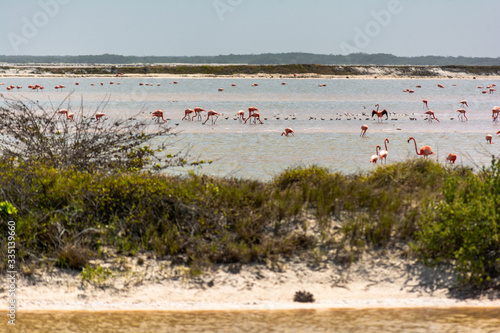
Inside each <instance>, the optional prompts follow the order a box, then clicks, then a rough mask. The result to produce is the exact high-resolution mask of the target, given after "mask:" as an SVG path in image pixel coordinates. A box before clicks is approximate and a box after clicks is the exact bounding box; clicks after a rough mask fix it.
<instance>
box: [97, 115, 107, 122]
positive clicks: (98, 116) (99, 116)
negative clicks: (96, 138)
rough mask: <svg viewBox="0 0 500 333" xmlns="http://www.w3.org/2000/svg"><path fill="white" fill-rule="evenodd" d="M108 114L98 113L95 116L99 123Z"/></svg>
mask: <svg viewBox="0 0 500 333" xmlns="http://www.w3.org/2000/svg"><path fill="white" fill-rule="evenodd" d="M105 115H106V114H105V113H96V114H95V121H96V122H97V121H99V120H100V119H101V118H102V117H104V116H105Z"/></svg>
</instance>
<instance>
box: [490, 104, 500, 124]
mask: <svg viewBox="0 0 500 333" xmlns="http://www.w3.org/2000/svg"><path fill="white" fill-rule="evenodd" d="M491 113H492V114H491V117H492V118H493V121H497V118H498V115H499V114H500V106H494V107H493V109H491Z"/></svg>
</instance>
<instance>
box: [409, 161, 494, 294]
mask: <svg viewBox="0 0 500 333" xmlns="http://www.w3.org/2000/svg"><path fill="white" fill-rule="evenodd" d="M442 194H443V196H444V198H443V199H442V200H440V201H437V202H430V203H429V207H428V209H427V210H426V214H424V215H423V216H422V219H421V231H420V232H419V233H418V234H417V236H418V237H417V244H418V245H417V247H418V250H419V252H420V253H421V255H422V256H423V258H424V259H425V260H428V261H431V262H440V261H453V262H456V268H457V272H458V273H459V278H460V282H461V283H463V284H470V285H476V286H479V285H483V284H485V283H487V282H489V281H490V280H491V279H492V278H495V277H498V276H500V225H499V221H500V161H495V160H493V162H492V166H491V168H490V169H488V170H483V172H482V173H481V174H479V175H475V174H468V175H466V176H465V177H463V176H459V175H449V176H448V177H446V180H445V183H444V186H443V188H442Z"/></svg>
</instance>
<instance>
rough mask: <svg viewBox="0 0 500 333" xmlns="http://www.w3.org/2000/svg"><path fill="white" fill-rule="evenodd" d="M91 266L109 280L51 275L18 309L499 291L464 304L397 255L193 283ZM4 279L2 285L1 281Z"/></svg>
mask: <svg viewBox="0 0 500 333" xmlns="http://www.w3.org/2000/svg"><path fill="white" fill-rule="evenodd" d="M139 258H141V259H139ZM142 261H143V262H142ZM139 263H140V264H139ZM96 264H99V266H101V267H103V268H104V271H105V272H108V273H106V274H103V275H102V276H101V278H95V279H93V280H92V281H91V282H89V281H86V280H83V279H82V277H81V275H80V274H79V273H78V272H74V271H66V270H59V269H54V268H52V269H49V270H46V271H43V272H42V271H41V270H40V269H37V270H36V271H35V273H33V274H32V275H30V276H29V277H24V278H22V279H20V280H18V281H17V283H18V285H17V290H16V292H17V302H18V310H19V311H38V310H43V311H47V310H56V311H109V310H173V311H189V310H258V309H311V308H314V309H318V308H402V307H411V308H414V307H500V297H499V295H498V292H496V294H493V293H483V294H481V295H479V296H478V295H476V296H474V297H470V296H469V297H466V296H465V295H463V294H460V293H456V292H454V291H453V290H454V289H453V286H454V285H455V277H454V275H453V274H452V273H451V272H450V271H449V270H448V268H446V267H437V268H429V267H425V266H423V265H421V264H419V263H418V262H416V261H414V260H409V259H402V258H401V257H400V256H396V255H380V254H377V255H373V254H365V255H364V257H363V258H362V260H361V261H359V262H356V263H354V264H353V265H350V266H345V265H341V264H335V263H333V262H329V261H327V260H326V261H323V263H321V264H320V265H316V266H314V267H313V265H312V263H311V262H309V263H304V262H300V261H297V262H287V263H285V262H284V263H278V264H276V263H275V264H272V263H269V264H267V265H248V266H243V267H240V266H238V265H226V266H220V267H218V268H217V269H214V270H213V271H212V272H210V273H206V274H203V275H199V276H196V277H193V276H190V275H189V274H188V269H187V268H186V267H182V266H172V265H171V264H170V262H168V261H163V260H156V259H147V258H146V257H145V256H144V257H140V256H139V257H135V258H129V257H127V258H125V257H121V258H110V259H108V260H105V261H101V262H98V263H97V262H96ZM104 275H105V276H106V277H103V276H104ZM1 280H2V286H5V285H7V282H6V277H5V276H4V277H2V279H1ZM299 290H305V291H308V292H310V293H312V294H313V296H314V298H315V302H314V303H299V302H294V301H293V298H294V295H295V292H296V291H299ZM1 295H2V296H0V300H1V301H0V302H1V303H4V304H7V301H8V299H7V295H6V293H4V292H2V293H1Z"/></svg>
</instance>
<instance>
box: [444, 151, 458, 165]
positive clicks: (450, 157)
mask: <svg viewBox="0 0 500 333" xmlns="http://www.w3.org/2000/svg"><path fill="white" fill-rule="evenodd" d="M446 160H447V161H448V162H450V164H455V161H456V160H457V154H454V153H451V154H450V155H448V157H447V158H446Z"/></svg>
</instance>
